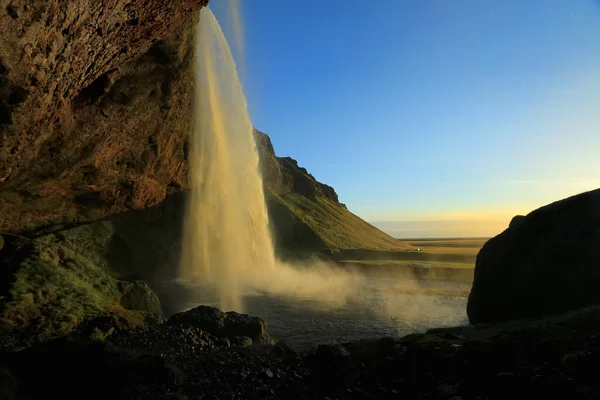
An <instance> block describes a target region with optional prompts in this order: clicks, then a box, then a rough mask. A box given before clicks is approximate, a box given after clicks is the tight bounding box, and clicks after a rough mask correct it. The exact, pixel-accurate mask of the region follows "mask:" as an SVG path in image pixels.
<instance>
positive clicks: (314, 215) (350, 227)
mask: <svg viewBox="0 0 600 400" xmlns="http://www.w3.org/2000/svg"><path fill="white" fill-rule="evenodd" d="M254 133H255V138H256V143H257V148H258V153H259V156H260V167H261V171H262V176H263V181H264V186H265V197H266V202H267V206H268V209H269V216H270V221H271V225H272V230H273V233H274V238H275V244H276V246H277V248H278V249H279V250H281V252H282V253H284V254H282V256H285V255H287V254H291V253H294V255H293V257H294V258H296V257H298V255H299V254H301V253H306V252H311V253H314V252H317V253H319V252H320V253H321V254H323V255H326V257H330V251H331V250H333V249H335V250H337V249H370V250H394V251H397V250H401V251H403V250H406V249H407V248H410V247H411V246H409V245H407V244H405V243H402V242H401V241H399V240H396V239H394V238H392V237H391V236H389V235H387V234H386V233H384V232H382V231H381V230H379V229H377V228H375V227H374V226H372V225H371V224H369V223H367V222H365V221H363V220H362V219H361V218H359V217H358V216H356V215H354V214H352V213H351V212H350V211H348V209H347V208H346V206H345V205H344V204H342V203H340V202H339V199H338V195H337V193H336V192H335V190H334V189H333V188H332V187H331V186H329V185H326V184H324V183H321V182H319V181H317V180H316V179H315V177H314V176H312V175H311V174H309V173H308V171H307V170H306V169H305V168H302V167H300V166H298V162H297V161H296V160H294V159H293V158H290V157H277V156H276V155H275V151H274V149H273V144H272V143H271V139H270V138H269V136H267V135H266V134H264V133H262V132H260V131H257V130H255V132H254Z"/></svg>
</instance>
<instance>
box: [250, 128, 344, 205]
mask: <svg viewBox="0 0 600 400" xmlns="http://www.w3.org/2000/svg"><path fill="white" fill-rule="evenodd" d="M254 137H255V138H256V144H257V147H258V151H259V155H260V162H261V165H260V167H261V171H262V176H263V181H264V184H265V187H266V188H267V189H268V190H270V191H271V192H272V193H275V194H285V193H289V192H295V193H298V194H301V195H302V196H304V197H306V198H308V199H310V200H313V201H315V200H316V199H317V196H318V197H322V198H325V199H328V200H330V201H332V202H333V203H335V204H339V200H338V195H337V193H336V192H335V190H334V189H333V188H332V187H331V186H329V185H326V184H324V183H321V182H318V181H317V180H316V179H315V177H314V176H312V175H311V174H309V173H308V171H307V170H306V168H302V167H299V166H298V162H297V161H296V160H294V159H293V158H291V157H277V156H276V155H275V150H274V148H273V144H272V143H271V138H269V136H267V135H266V134H264V133H262V132H260V131H258V130H255V131H254Z"/></svg>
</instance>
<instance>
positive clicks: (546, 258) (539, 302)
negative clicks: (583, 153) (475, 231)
mask: <svg viewBox="0 0 600 400" xmlns="http://www.w3.org/2000/svg"><path fill="white" fill-rule="evenodd" d="M599 244H600V190H594V191H591V192H586V193H582V194H580V195H577V196H573V197H570V198H567V199H564V200H561V201H558V202H555V203H552V204H550V205H547V206H545V207H542V208H540V209H537V210H535V211H533V212H531V213H530V214H529V215H527V216H526V217H522V216H518V217H515V218H514V219H513V221H512V222H511V224H510V227H509V228H508V229H507V230H505V231H504V232H503V233H501V234H500V235H498V236H496V237H494V238H493V239H491V240H490V241H488V242H487V243H486V244H485V245H484V246H483V248H482V249H481V251H480V252H479V254H478V256H477V263H476V266H475V278H474V282H473V289H472V291H471V295H470V296H469V302H468V306H467V314H468V316H469V320H470V321H471V322H472V323H479V322H498V321H506V320H511V319H516V318H523V317H536V316H543V315H551V314H559V313H562V312H565V311H569V310H575V309H578V308H581V307H584V306H588V305H596V304H600V290H598V287H599V286H600V246H599Z"/></svg>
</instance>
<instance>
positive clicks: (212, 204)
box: [178, 8, 356, 311]
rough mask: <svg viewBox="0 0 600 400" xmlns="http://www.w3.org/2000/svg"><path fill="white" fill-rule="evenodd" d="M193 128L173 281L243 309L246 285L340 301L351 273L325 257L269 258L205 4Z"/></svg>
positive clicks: (228, 59)
mask: <svg viewBox="0 0 600 400" xmlns="http://www.w3.org/2000/svg"><path fill="white" fill-rule="evenodd" d="M196 45H197V52H196V53H197V72H196V95H195V106H194V107H195V116H194V117H195V126H194V131H193V134H192V135H191V138H190V157H189V159H190V175H191V182H190V183H191V195H190V199H189V202H188V205H187V210H186V219H185V226H184V241H183V257H182V260H181V263H180V268H179V271H178V272H179V281H180V282H181V281H182V282H184V283H186V284H188V285H191V286H193V287H195V288H197V290H198V291H210V290H211V289H214V290H216V293H217V294H218V296H219V303H220V304H219V306H220V308H222V309H225V310H236V311H243V302H242V296H243V294H244V293H245V292H246V291H248V290H253V291H260V292H263V293H271V294H275V295H282V296H295V297H305V298H306V297H309V298H312V299H315V300H320V301H321V302H322V303H326V304H328V305H330V306H331V305H340V304H342V303H344V301H345V299H346V297H347V296H348V295H349V294H350V293H352V292H353V290H354V287H355V283H356V279H355V277H354V276H353V275H350V274H348V273H346V272H340V271H337V270H335V269H332V268H330V266H328V265H326V264H324V263H311V264H310V265H303V266H299V265H293V266H292V265H289V264H285V263H282V262H280V261H278V260H276V259H275V256H274V250H273V243H272V240H271V234H270V229H269V221H268V213H267V208H266V205H265V198H264V193H263V185H262V178H261V176H260V173H259V165H258V163H259V158H258V152H257V149H256V143H255V140H254V134H253V125H252V122H251V120H250V116H249V114H248V109H247V104H246V98H245V96H244V92H243V89H242V86H241V84H240V81H239V78H238V74H237V70H236V65H235V62H234V59H233V57H232V54H231V50H230V48H229V45H228V43H227V40H226V39H225V35H224V34H223V31H222V30H221V28H220V26H219V23H218V22H217V20H216V18H215V16H214V15H213V14H212V12H211V11H210V9H208V8H204V9H202V11H201V12H200V22H199V26H198V36H197V44H196Z"/></svg>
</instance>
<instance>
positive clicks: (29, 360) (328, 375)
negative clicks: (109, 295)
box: [0, 307, 600, 400]
mask: <svg viewBox="0 0 600 400" xmlns="http://www.w3.org/2000/svg"><path fill="white" fill-rule="evenodd" d="M194 321H196V322H194ZM201 326H202V327H203V328H200V327H201ZM265 328H266V326H265V324H264V322H263V321H262V320H260V319H258V318H251V317H248V316H244V315H239V314H223V313H220V312H218V311H216V310H214V309H210V308H208V307H204V308H201V309H196V310H194V311H193V312H191V313H187V314H186V315H179V316H178V317H177V318H172V319H170V320H169V321H167V322H166V323H165V324H160V325H154V326H151V327H147V328H141V329H137V330H133V331H121V332H114V333H112V332H111V333H110V334H109V335H108V336H106V338H104V339H102V338H97V339H99V340H86V339H83V338H63V339H57V340H55V341H52V342H48V343H44V344H40V345H37V346H34V347H31V348H29V349H25V350H22V351H20V352H12V353H9V352H7V353H3V354H2V355H0V365H2V367H0V387H1V390H0V398H6V399H12V398H19V399H21V398H22V399H33V398H49V397H53V396H56V397H60V398H88V399H90V398H103V399H105V398H112V399H119V398H123V399H148V398H158V399H180V400H181V399H396V398H409V399H453V400H459V399H505V398H545V397H552V398H569V399H591V398H600V381H599V380H598V379H597V374H596V370H597V368H596V367H597V365H598V362H599V361H600V335H598V334H597V333H596V332H598V329H599V328H600V309H598V308H590V309H585V310H582V311H578V312H576V313H571V314H568V315H565V316H562V317H556V318H552V319H544V320H531V321H519V322H512V323H510V324H503V325H493V326H492V325H490V326H481V327H477V328H475V327H467V328H448V329H435V330H431V331H429V332H427V333H426V334H416V335H410V336H407V337H405V338H402V339H392V338H382V339H379V340H366V341H361V342H354V343H346V344H342V345H335V346H318V347H315V348H314V349H312V350H311V351H308V352H304V353H298V352H296V351H295V350H294V349H292V348H290V347H288V346H286V345H284V344H277V343H276V344H273V341H272V339H271V338H270V337H268V334H267V333H266V329H265ZM244 329H245V332H248V335H249V336H248V335H243V333H244ZM211 332H212V333H211ZM214 333H218V335H215V334H214ZM257 333H258V335H257ZM250 336H254V339H255V340H254V341H253V340H252V339H251V338H250ZM261 342H262V343H269V342H270V343H271V344H260V343H261Z"/></svg>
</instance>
